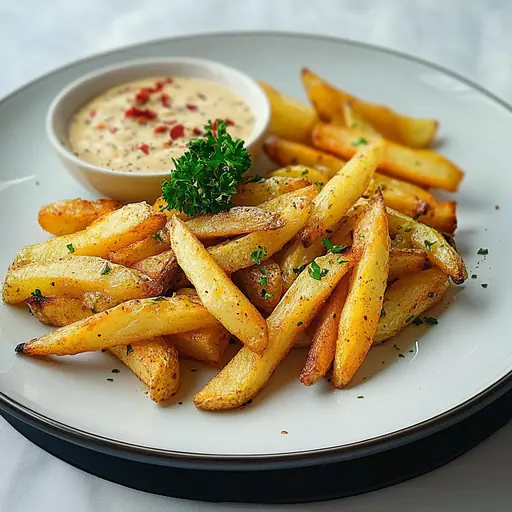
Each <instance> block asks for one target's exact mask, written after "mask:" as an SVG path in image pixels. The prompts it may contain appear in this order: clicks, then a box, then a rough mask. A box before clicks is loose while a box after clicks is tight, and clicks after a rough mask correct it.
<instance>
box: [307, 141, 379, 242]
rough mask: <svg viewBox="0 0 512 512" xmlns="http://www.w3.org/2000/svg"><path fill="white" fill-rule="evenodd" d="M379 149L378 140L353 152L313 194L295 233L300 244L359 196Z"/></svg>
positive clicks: (329, 226)
mask: <svg viewBox="0 0 512 512" xmlns="http://www.w3.org/2000/svg"><path fill="white" fill-rule="evenodd" d="M380 153H381V148H380V145H379V144H378V143H376V144H374V145H371V146H368V148H366V150H365V151H362V152H360V153H357V154H356V155H355V156H354V157H353V158H352V159H351V160H350V161H349V162H347V163H346V164H345V165H344V166H343V167H342V168H341V169H340V170H339V171H338V173H337V174H336V175H335V176H334V177H333V178H331V180H330V181H329V183H327V185H325V187H324V188H323V189H322V190H321V191H320V193H319V194H318V196H317V197H315V199H314V200H313V212H312V213H311V216H310V218H309V220H308V222H307V224H306V225H305V226H304V228H303V229H302V231H301V232H300V235H299V236H300V239H301V240H302V243H303V245H304V247H308V246H310V245H311V244H312V243H313V242H314V241H315V240H317V239H318V238H321V237H322V236H324V235H325V233H326V232H327V230H328V229H332V227H333V226H334V225H335V224H336V223H337V222H339V221H340V220H341V218H342V217H343V215H344V214H345V213H346V212H347V211H348V210H349V208H351V207H352V206H353V205H354V203H355V202H356V201H357V200H358V199H359V198H360V197H361V194H362V193H363V192H364V191H365V190H366V188H367V187H368V184H369V183H370V180H371V179H372V176H373V173H374V172H375V168H376V167H377V165H378V163H379V159H380Z"/></svg>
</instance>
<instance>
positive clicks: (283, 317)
mask: <svg viewBox="0 0 512 512" xmlns="http://www.w3.org/2000/svg"><path fill="white" fill-rule="evenodd" d="M353 259H354V257H353V255H352V254H351V253H350V254H344V255H343V260H342V259H341V258H339V257H337V256H336V255H332V254H328V255H326V256H321V257H320V258H317V259H316V260H315V262H314V264H313V263H312V264H311V265H310V266H309V267H308V269H307V271H305V272H302V274H300V275H299V277H298V278H297V280H296V281H295V282H294V283H293V285H292V286H291V287H290V289H289V290H288V291H287V292H286V294H285V296H284V297H283V298H282V299H281V301H280V302H279V304H278V305H277V307H276V308H275V309H274V311H273V312H272V314H271V315H270V316H269V317H268V318H267V324H268V329H269V343H268V346H267V348H266V350H265V352H264V353H263V354H262V355H259V354H256V353H255V352H253V351H251V350H249V349H248V348H247V347H242V348H241V349H240V350H239V351H238V353H237V354H236V355H235V357H233V359H231V361H230V362H229V363H228V364H227V365H226V366H225V367H224V368H223V369H222V370H221V371H220V373H218V374H217V375H216V376H215V377H214V378H213V379H212V380H211V381H210V382H209V383H208V384H206V386H205V387H204V388H203V389H202V390H201V391H199V392H198V393H197V394H196V395H195V396H194V404H195V405H196V407H198V408H199V409H205V410H212V411H215V410H223V409H233V408H235V407H239V406H241V405H242V404H245V403H247V402H248V401H249V400H251V399H252V398H254V396H256V394H257V393H258V392H259V391H260V390H261V389H262V388H263V387H264V386H265V384H266V383H267V382H268V380H269V379H270V377H271V375H272V373H273V372H274V370H275V369H276V367H277V366H278V365H279V363H280V362H281V361H282V359H283V358H284V357H285V356H286V354H287V353H288V352H289V351H290V350H291V348H292V347H293V346H294V344H295V341H296V339H297V337H298V336H299V334H300V333H301V332H303V331H304V330H305V329H306V327H307V326H308V324H309V323H310V322H311V320H312V319H313V317H314V316H315V314H316V313H317V312H318V310H319V309H320V308H321V306H322V304H323V303H324V302H325V300H326V299H327V298H328V297H329V295H330V294H331V292H332V290H333V289H334V288H335V286H336V285H337V284H338V282H339V281H340V280H341V278H342V277H343V276H344V275H345V274H346V272H347V271H348V270H349V268H350V266H351V265H352V264H353ZM338 260H339V261H338ZM325 271H327V272H325ZM312 275H315V276H320V279H319V280H318V279H316V278H313V277H312Z"/></svg>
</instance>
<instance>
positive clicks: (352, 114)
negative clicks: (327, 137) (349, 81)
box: [334, 101, 381, 136]
mask: <svg viewBox="0 0 512 512" xmlns="http://www.w3.org/2000/svg"><path fill="white" fill-rule="evenodd" d="M341 110H342V115H343V120H341V122H336V121H338V120H335V121H334V124H341V126H346V127H348V128H352V129H354V130H359V131H360V132H362V133H364V134H366V135H375V136H376V135H381V134H380V133H379V132H378V131H377V130H376V129H375V128H374V127H373V126H372V124H371V123H370V121H368V119H366V118H365V117H364V116H362V115H361V114H360V113H359V112H357V111H356V110H355V109H354V107H353V106H352V104H351V103H350V102H349V101H346V102H345V103H343V106H342V108H341Z"/></svg>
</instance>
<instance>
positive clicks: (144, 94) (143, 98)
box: [135, 87, 153, 105]
mask: <svg viewBox="0 0 512 512" xmlns="http://www.w3.org/2000/svg"><path fill="white" fill-rule="evenodd" d="M152 92H153V91H152V90H151V89H148V88H147V87H144V88H142V89H141V90H140V91H139V92H138V93H137V94H136V95H135V101H136V102H137V103H138V104H139V105H144V104H146V103H147V102H148V101H149V97H150V96H151V93H152Z"/></svg>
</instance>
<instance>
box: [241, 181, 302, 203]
mask: <svg viewBox="0 0 512 512" xmlns="http://www.w3.org/2000/svg"><path fill="white" fill-rule="evenodd" d="M309 185H311V181H309V180H308V179H306V178H283V177H282V176H276V177H274V178H267V179H263V180H260V181H257V182H249V183H245V184H243V185H239V187H238V192H237V193H236V194H235V195H234V196H233V204H235V205H237V206H256V205H259V204H262V203H265V202H266V201H270V200H272V199H275V198H276V197H279V196H281V195H283V194H289V193H290V192H294V191H296V190H299V189H301V188H304V187H307V186H309Z"/></svg>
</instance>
